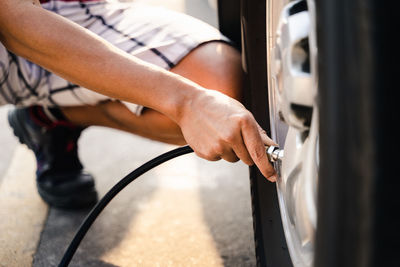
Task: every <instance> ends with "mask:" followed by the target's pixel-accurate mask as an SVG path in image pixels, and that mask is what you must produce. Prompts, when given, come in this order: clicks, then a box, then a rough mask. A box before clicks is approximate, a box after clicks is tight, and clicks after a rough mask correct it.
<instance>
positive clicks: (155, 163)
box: [58, 146, 193, 267]
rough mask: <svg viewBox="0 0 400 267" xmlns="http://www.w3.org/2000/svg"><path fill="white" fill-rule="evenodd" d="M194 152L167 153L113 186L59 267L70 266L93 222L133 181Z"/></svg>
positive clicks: (70, 246)
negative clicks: (167, 162) (165, 163)
mask: <svg viewBox="0 0 400 267" xmlns="http://www.w3.org/2000/svg"><path fill="white" fill-rule="evenodd" d="M191 152H193V149H192V148H191V147H189V146H183V147H179V148H176V149H174V150H171V151H169V152H166V153H164V154H162V155H160V156H158V157H156V158H154V159H152V160H150V161H148V162H146V163H145V164H143V165H142V166H140V167H139V168H137V169H135V170H134V171H132V172H131V173H129V174H128V175H127V176H125V177H124V178H123V179H121V181H119V182H118V183H117V184H116V185H114V186H113V188H111V189H110V191H108V192H107V194H105V196H104V197H103V198H102V199H100V201H99V202H98V203H97V204H96V206H94V208H93V209H92V210H91V211H90V213H89V214H88V216H87V217H86V219H85V220H84V221H83V223H82V224H81V226H80V227H79V229H78V231H77V232H76V234H75V237H74V239H72V241H71V244H70V245H69V246H68V249H67V250H66V251H65V254H64V256H63V258H62V259H61V262H60V264H59V265H58V266H59V267H65V266H68V264H69V263H70V261H71V260H72V257H73V256H74V254H75V252H76V250H77V249H78V246H79V244H80V243H81V241H82V239H83V238H84V237H85V235H86V233H87V231H88V230H89V228H90V226H92V224H93V222H94V221H95V220H96V218H97V217H98V216H99V214H100V213H101V212H102V211H103V209H104V208H105V207H106V206H107V205H108V203H110V201H111V200H112V199H113V198H114V197H115V196H116V195H117V194H118V193H119V192H120V191H121V190H122V189H124V188H125V187H126V186H127V185H128V184H130V183H131V182H132V181H134V180H135V179H136V178H138V177H139V176H140V175H142V174H144V173H146V172H147V171H149V170H151V169H153V168H154V167H157V166H158V165H160V164H162V163H164V162H166V161H168V160H170V159H173V158H176V157H179V156H182V155H185V154H188V153H191Z"/></svg>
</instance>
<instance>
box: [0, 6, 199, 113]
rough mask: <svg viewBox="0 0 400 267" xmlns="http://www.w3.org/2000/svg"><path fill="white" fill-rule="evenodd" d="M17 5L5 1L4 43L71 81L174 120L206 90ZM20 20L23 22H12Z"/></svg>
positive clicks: (0, 19) (0, 16) (0, 20)
mask: <svg viewBox="0 0 400 267" xmlns="http://www.w3.org/2000/svg"><path fill="white" fill-rule="evenodd" d="M14 1H15V0H13V1H5V4H4V3H2V5H3V6H2V7H0V9H1V10H3V11H0V25H1V27H0V36H1V41H2V43H3V44H4V45H5V46H6V47H7V48H8V49H9V50H11V51H13V52H14V53H16V54H18V55H20V56H22V57H25V58H27V59H29V60H31V61H33V62H35V63H37V64H39V65H41V66H43V67H44V68H46V69H48V70H50V71H52V72H55V73H57V74H59V75H60V76H62V77H63V78H65V79H67V80H69V81H71V82H74V83H77V84H79V85H81V86H84V87H86V88H89V89H91V90H94V91H97V92H99V93H101V94H105V95H108V96H110V97H113V98H117V99H120V100H125V101H129V102H133V103H137V104H141V105H144V106H147V107H151V108H153V109H156V110H158V111H160V112H163V113H164V114H166V115H168V116H170V117H171V118H172V119H175V120H176V119H177V118H176V117H177V116H179V113H180V110H179V108H180V107H182V106H183V103H185V102H186V99H187V98H191V96H192V94H195V93H196V91H197V90H199V91H201V90H203V89H202V88H201V87H199V86H197V85H195V84H193V83H191V82H190V81H188V80H186V79H184V78H182V77H180V76H177V75H175V74H173V73H171V72H168V71H165V70H163V69H161V68H159V67H156V66H153V65H150V64H147V63H145V62H143V61H140V60H138V59H137V58H135V57H133V56H131V55H129V54H126V53H125V52H123V51H121V50H119V49H117V48H115V47H113V46H112V45H110V44H109V43H107V42H105V41H104V40H102V39H100V38H99V37H97V36H96V35H94V34H93V33H91V32H89V31H88V30H86V29H84V28H82V27H80V26H78V25H76V24H74V23H72V22H70V21H68V20H66V19H64V18H62V17H60V16H58V15H56V14H53V13H51V12H48V11H46V10H44V9H42V8H41V7H40V6H38V5H37V4H36V5H35V3H32V2H30V1H24V0H22V1H21V0H20V1H18V0H17V1H15V2H14ZM11 2H12V3H11ZM4 5H5V6H4ZM6 11H7V12H6ZM16 17H18V18H20V19H18V20H15V19H12V18H16Z"/></svg>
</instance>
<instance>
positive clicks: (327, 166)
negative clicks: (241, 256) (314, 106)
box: [241, 0, 400, 267]
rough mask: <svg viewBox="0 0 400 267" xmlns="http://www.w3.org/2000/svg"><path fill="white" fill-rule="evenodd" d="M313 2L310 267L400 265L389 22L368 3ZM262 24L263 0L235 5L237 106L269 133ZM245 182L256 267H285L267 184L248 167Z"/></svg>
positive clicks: (274, 199) (274, 200) (385, 12)
mask: <svg viewBox="0 0 400 267" xmlns="http://www.w3.org/2000/svg"><path fill="white" fill-rule="evenodd" d="M267 1H268V0H267ZM315 2H316V9H315V10H316V20H317V22H316V25H317V29H316V33H317V46H318V64H317V67H318V84H319V94H318V103H319V126H320V127H319V128H320V130H319V160H320V165H319V179H318V201H317V203H318V209H317V230H316V234H315V237H316V238H315V244H316V245H315V251H314V256H315V257H314V263H313V266H318V267H337V266H341V267H346V266H348V267H350V266H351V267H364V266H400V261H399V259H398V258H397V256H396V255H397V254H396V251H398V249H399V242H398V240H399V233H398V232H399V231H397V228H398V226H396V222H397V220H394V218H393V214H394V212H396V211H398V210H400V209H399V208H400V201H399V198H396V197H394V196H396V192H397V188H399V187H398V185H399V181H398V180H399V179H397V178H394V177H397V176H398V174H397V173H398V172H396V169H395V166H396V165H397V164H398V163H396V156H395V155H396V153H398V152H397V151H399V150H398V149H397V148H398V144H397V143H398V142H396V141H393V140H397V136H396V131H394V130H393V125H396V124H397V121H398V119H397V117H398V116H397V115H394V114H396V113H398V112H396V108H395V107H396V103H395V99H396V98H394V97H393V90H394V89H393V88H395V87H396V86H397V82H396V80H395V77H396V74H394V73H393V70H395V69H396V67H395V64H393V59H392V51H396V49H395V48H393V47H392V46H393V44H394V43H396V42H395V40H394V38H395V35H394V34H392V33H391V32H390V31H388V29H390V28H392V27H391V25H393V24H392V21H391V19H392V18H395V16H390V10H389V7H388V5H384V4H380V3H379V2H378V1H377V0H359V1H346V0H336V1H327V0H321V1H315ZM265 21H266V1H265V0H254V1H242V3H241V26H242V43H243V55H244V62H243V64H244V70H245V81H246V90H245V102H246V106H247V107H248V108H249V109H250V110H251V111H252V113H253V114H254V116H255V118H256V120H257V121H258V122H259V123H260V125H261V126H262V127H263V128H264V129H265V130H266V131H267V133H268V134H271V128H270V119H269V118H270V114H269V110H268V103H269V100H268V81H267V71H266V70H267V65H266V64H268V62H265V60H263V59H265V58H266V35H265V33H266V27H265V24H266V23H265ZM391 48H392V49H391ZM395 120H396V121H395ZM250 179H251V197H252V208H253V222H254V233H255V242H256V256H257V265H258V266H272V267H288V266H293V263H292V260H291V258H290V255H289V252H288V249H287V244H286V240H285V235H284V230H283V226H282V220H281V216H280V211H279V201H278V196H277V192H276V186H275V185H274V184H272V183H270V182H268V181H267V180H266V179H265V178H264V177H263V176H262V175H261V173H260V172H259V171H258V170H257V168H256V167H251V168H250ZM295 267H296V266H295Z"/></svg>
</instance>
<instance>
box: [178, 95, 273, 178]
mask: <svg viewBox="0 0 400 267" xmlns="http://www.w3.org/2000/svg"><path fill="white" fill-rule="evenodd" d="M178 124H179V125H180V127H181V129H182V133H183V135H184V137H185V140H186V141H187V142H188V144H189V145H190V146H191V147H192V148H193V150H194V151H195V153H196V154H197V155H198V156H199V157H202V158H204V159H207V160H219V159H221V158H222V159H225V160H227V161H230V162H235V161H237V160H239V159H241V160H242V161H243V162H244V163H246V164H247V165H252V164H254V163H255V164H256V165H257V167H258V168H259V169H260V171H261V173H262V174H263V175H264V176H265V177H267V178H268V180H270V181H276V172H275V170H274V168H273V167H272V165H271V164H270V163H269V161H268V158H267V155H266V153H265V146H264V145H275V146H276V144H275V143H274V142H273V141H272V140H271V139H270V138H269V137H268V136H267V135H266V133H265V131H264V130H262V129H261V127H260V126H259V125H258V123H257V122H256V120H255V119H254V117H253V115H252V114H251V113H250V112H249V111H248V110H247V109H246V108H245V107H244V106H243V105H242V104H241V103H240V102H238V101H236V100H234V99H232V98H230V97H228V96H226V95H224V94H222V93H219V92H216V91H212V90H206V91H201V92H200V93H198V94H197V96H195V97H193V98H191V99H190V100H189V101H188V102H187V103H186V105H185V107H184V108H183V112H182V114H181V117H180V119H179V121H178Z"/></svg>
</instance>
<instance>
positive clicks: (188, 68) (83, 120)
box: [62, 42, 242, 145]
mask: <svg viewBox="0 0 400 267" xmlns="http://www.w3.org/2000/svg"><path fill="white" fill-rule="evenodd" d="M171 71H172V72H174V73H177V74H179V75H182V76H183V77H186V78H188V79H190V80H192V81H194V82H196V83H198V84H200V85H201V86H203V87H205V88H209V89H213V90H217V91H220V92H222V93H224V94H226V95H229V96H231V97H233V98H235V99H238V100H241V94H242V92H241V90H242V68H241V57H240V54H239V52H238V51H237V50H236V49H235V48H233V47H231V46H230V45H228V44H226V43H222V42H210V43H206V44H203V45H201V46H199V47H198V48H196V49H194V50H193V51H192V52H190V53H189V54H188V55H187V56H186V57H185V58H184V59H183V60H182V61H181V62H180V63H179V64H178V65H177V66H176V67H174V68H172V69H171ZM160 86H162V85H160ZM62 112H63V113H64V115H65V116H66V117H67V118H68V119H69V120H70V122H72V123H74V124H76V125H81V126H89V125H99V126H106V127H111V128H115V129H119V130H123V131H127V132H130V133H133V134H137V135H140V136H143V137H147V138H150V139H153V140H157V141H161V142H166V143H172V144H179V145H181V144H185V143H186V142H185V140H184V139H183V136H182V133H181V131H180V129H179V127H178V126H177V125H176V124H175V123H174V122H173V121H172V120H170V119H169V118H168V117H166V116H165V115H163V114H161V113H159V112H157V111H155V110H151V109H145V110H144V111H143V113H142V115H141V116H136V115H135V114H133V113H132V112H131V111H129V110H128V109H127V108H126V107H125V105H124V104H122V103H120V102H116V101H106V102H102V103H100V104H98V105H96V106H79V107H65V108H62Z"/></svg>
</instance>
